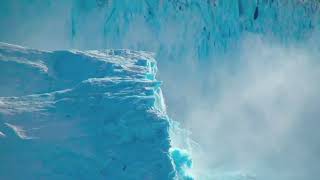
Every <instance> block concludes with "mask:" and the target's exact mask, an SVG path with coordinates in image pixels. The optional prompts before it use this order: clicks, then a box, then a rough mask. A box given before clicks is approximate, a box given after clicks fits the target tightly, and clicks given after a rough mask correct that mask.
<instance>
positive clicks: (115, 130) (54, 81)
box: [0, 43, 183, 180]
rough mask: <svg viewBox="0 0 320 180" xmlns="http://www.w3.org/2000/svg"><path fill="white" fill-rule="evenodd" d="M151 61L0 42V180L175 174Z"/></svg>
mask: <svg viewBox="0 0 320 180" xmlns="http://www.w3.org/2000/svg"><path fill="white" fill-rule="evenodd" d="M153 56H154V55H153V54H152V53H147V52H143V51H130V50H105V51H39V50H32V49H28V48H24V47H21V46H15V45H10V44H5V43H0V67H1V72H0V74H1V78H0V83H1V84H5V86H1V88H0V96H1V97H0V132H1V136H0V138H1V139H0V141H1V145H0V147H1V155H0V160H1V162H3V163H1V165H0V179H25V178H27V179H140V178H142V179H159V180H160V179H173V178H174V177H176V176H179V172H182V171H183V170H182V169H181V168H183V163H182V164H180V165H179V166H175V164H174V161H173V160H172V158H175V156H174V155H173V156H171V153H170V151H169V149H170V148H171V142H170V137H169V123H170V119H169V118H168V116H167V114H166V107H165V104H164V99H163V95H162V92H161V89H160V85H161V82H160V81H158V80H156V78H155V76H156V72H157V67H156V61H155V60H154V57H153ZM174 152H179V150H175V151H174ZM176 168H177V169H178V168H180V169H179V171H175V169H176Z"/></svg>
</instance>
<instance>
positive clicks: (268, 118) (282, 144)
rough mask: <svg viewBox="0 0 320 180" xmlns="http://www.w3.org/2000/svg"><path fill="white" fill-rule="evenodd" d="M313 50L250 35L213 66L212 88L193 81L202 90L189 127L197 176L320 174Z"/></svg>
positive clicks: (193, 100) (192, 101)
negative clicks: (204, 90) (196, 149)
mask: <svg viewBox="0 0 320 180" xmlns="http://www.w3.org/2000/svg"><path fill="white" fill-rule="evenodd" d="M313 47H314V46H313V44H311V45H309V44H304V45H303V46H301V45H297V46H293V45H292V46H284V45H281V44H280V43H277V42H274V41H270V40H268V39H266V38H265V37H264V38H260V37H257V36H252V35H251V36H247V37H246V38H244V40H243V41H242V43H241V45H240V47H239V48H238V49H237V50H236V51H234V52H233V54H234V55H231V56H230V57H233V58H232V59H229V62H227V60H224V61H226V62H227V63H223V64H220V65H217V66H218V67H212V73H210V74H211V75H210V76H209V78H206V79H207V81H206V82H205V83H206V84H208V87H214V88H213V89H212V91H211V93H205V94H204V93H200V90H199V89H197V88H195V86H194V84H197V82H194V81H193V80H191V79H190V82H189V83H190V86H189V87H188V88H189V89H192V90H193V91H194V92H196V93H192V94H190V95H191V96H190V97H189V98H187V104H188V105H190V106H191V105H192V110H191V111H188V112H186V113H187V115H186V119H185V122H184V125H185V126H186V127H187V128H188V129H189V130H190V131H191V132H192V135H191V137H192V138H194V140H195V141H197V142H198V143H199V144H200V146H201V151H202V152H201V151H199V152H198V153H193V161H194V171H195V172H194V173H199V177H201V176H202V177H204V176H205V175H204V174H206V175H207V174H208V172H209V174H212V177H213V176H215V177H216V176H217V174H219V173H226V172H236V171H242V170H243V173H248V174H249V175H250V177H251V176H252V177H256V179H282V180H283V179H301V178H302V179H314V178H315V176H316V174H317V172H318V170H319V168H320V167H319V166H318V165H317V162H315V161H314V159H313V158H314V157H315V156H316V152H318V150H319V148H320V143H318V142H317V139H318V138H319V134H318V133H317V128H316V127H319V123H320V122H318V121H317V118H318V117H319V116H320V113H319V112H318V110H317V109H318V107H319V106H320V103H319V100H320V93H319V92H320V85H319V83H318V78H319V77H320V62H318V58H319V54H318V53H316V52H314V51H313V50H312V49H313ZM207 91H208V90H207ZM209 91H210V90H209ZM196 94H198V95H196ZM195 95H196V96H195ZM200 152H201V153H200ZM204 169H206V170H204ZM249 175H248V176H249ZM207 176H208V175H207ZM220 177H221V178H222V177H224V176H220ZM209 179H210V178H209Z"/></svg>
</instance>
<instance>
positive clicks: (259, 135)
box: [0, 0, 320, 180]
mask: <svg viewBox="0 0 320 180" xmlns="http://www.w3.org/2000/svg"><path fill="white" fill-rule="evenodd" d="M319 25H320V3H319V1H318V0H144V1H132V0H121V1H120V0H65V1H55V0H19V1H17V0H2V1H1V2H0V27H1V28H0V41H2V42H7V43H11V44H18V45H22V46H26V47H30V48H33V49H39V50H30V49H28V50H25V51H28V52H32V53H27V54H32V56H31V57H30V56H27V55H23V53H22V52H23V51H24V50H22V49H23V48H22V49H21V48H20V50H17V52H19V51H22V52H19V53H18V54H19V55H17V54H16V55H13V56H11V55H8V52H5V53H4V52H3V51H4V50H2V53H4V54H6V58H4V59H6V60H5V61H4V62H2V64H1V65H0V68H1V69H0V70H1V72H0V75H1V76H0V80H1V81H0V82H1V84H6V85H0V92H1V93H2V94H0V96H2V97H3V98H4V99H3V100H1V103H0V107H6V108H3V109H2V108H1V110H0V112H1V114H3V117H4V120H7V117H8V116H12V114H16V113H17V112H23V113H27V114H28V113H29V114H30V115H31V114H34V112H36V113H35V114H37V113H40V112H42V111H47V110H48V109H49V110H51V109H50V108H53V107H54V105H55V104H56V103H58V102H56V101H58V100H56V99H55V98H58V99H61V98H62V99H63V100H62V102H64V101H65V100H64V99H65V96H69V95H70V94H72V93H75V92H76V91H78V90H79V91H80V89H81V88H83V89H85V87H84V86H86V85H88V84H90V86H91V85H92V87H94V88H93V89H90V88H89V89H90V90H89V89H86V90H88V92H91V91H94V92H95V91H99V87H100V86H99V85H98V84H104V85H105V84H108V83H110V82H114V83H115V82H119V83H117V85H120V87H121V88H120V87H117V86H114V87H117V88H120V89H121V90H120V89H118V90H119V91H121V93H122V94H121V93H116V92H113V91H111V92H112V93H115V94H117V95H118V96H119V98H120V96H122V95H126V93H127V92H128V91H127V89H126V90H125V93H124V92H123V91H122V85H123V84H122V83H120V81H121V82H123V81H125V82H127V83H129V82H128V81H129V80H128V79H108V78H106V79H104V78H103V77H105V76H106V77H109V76H113V73H115V75H116V76H118V75H120V76H121V78H123V77H122V75H121V73H120V72H118V70H116V69H114V70H115V71H114V72H113V68H112V67H108V68H107V67H106V69H104V68H102V69H99V68H98V69H97V66H96V65H93V64H91V63H89V64H87V63H84V64H83V62H84V60H85V59H86V58H85V59H83V58H78V55H75V54H79V53H80V54H81V53H83V54H84V55H83V56H85V57H87V56H90V57H92V56H93V57H94V58H98V59H99V58H102V59H104V57H103V56H105V55H106V54H108V53H106V52H105V51H103V49H123V48H125V49H130V52H132V53H133V52H137V53H138V52H141V51H148V52H153V53H154V54H153V56H154V58H155V59H157V67H158V68H159V69H160V70H159V72H158V75H157V76H158V78H157V79H161V80H162V81H163V84H162V88H161V90H162V91H163V94H164V96H165V97H166V98H165V99H166V105H164V102H163V101H164V100H163V97H162V95H161V94H162V92H159V91H160V90H158V92H155V91H150V92H152V93H154V94H153V95H150V96H153V97H152V99H154V100H150V103H151V101H152V103H151V104H153V105H154V106H155V107H157V108H156V109H161V111H160V112H161V113H160V114H163V113H162V112H166V113H164V114H168V115H164V116H169V117H170V118H171V119H173V120H175V121H173V120H170V118H168V117H166V118H164V121H162V122H163V123H164V124H166V125H165V126H166V127H165V128H166V129H167V130H168V134H167V135H165V136H166V138H169V139H170V140H166V143H167V146H168V148H166V151H165V152H168V153H169V154H170V156H171V157H170V156H168V157H167V158H169V160H167V162H170V163H169V164H170V167H169V166H168V169H171V170H173V169H174V170H173V171H176V172H175V173H176V175H175V176H180V177H176V178H181V179H183V178H186V179H188V178H192V177H191V175H189V174H192V176H193V177H194V178H195V179H200V180H207V179H208V180H212V179H213V180H236V179H241V180H242V179H244V180H252V179H257V180H258V179H259V180H265V179H268V180H269V179H277V180H278V179H279V180H300V179H317V176H318V175H317V174H318V172H319V171H320V166H319V165H318V163H317V162H318V161H319V160H318V158H317V154H318V153H319V151H320V150H319V147H320V144H319V143H318V141H317V140H318V139H319V138H320V137H319V133H318V132H317V129H316V127H319V123H318V122H317V120H316V119H317V118H318V117H319V116H320V114H319V113H318V110H317V109H318V107H319V106H320V104H319V103H317V102H320V101H319V97H320V94H319V93H318V92H320V88H319V87H318V84H319V83H318V82H317V79H318V77H319V76H320V74H319V72H320V71H319V69H320V67H319V63H318V59H319V57H320V55H319V49H320V46H319V44H320V43H319V42H320V31H319V30H320V27H319ZM4 46H6V47H5V48H4V49H11V50H10V51H13V50H12V48H13V49H14V47H16V46H10V47H8V46H9V45H2V47H4ZM64 49H79V51H72V52H70V51H60V50H64ZM92 49H96V50H99V51H97V52H95V51H90V50H92ZM88 50H89V51H88ZM100 50H102V51H101V52H100ZM126 52H129V50H127V51H126ZM105 53H106V54H105ZM144 53H145V54H144V55H143V56H148V58H147V59H149V55H147V54H149V53H146V52H144ZM43 54H50V55H43ZM66 54H68V55H66ZM138 54H139V53H138ZM16 56H19V57H16ZM65 56H72V57H75V56H77V58H75V59H73V58H70V59H72V61H73V60H75V62H73V63H75V65H74V64H72V65H70V66H69V64H64V62H60V61H58V60H57V59H62V60H65V59H66V58H67V57H65ZM120 56H124V55H120ZM0 58H2V57H0ZM43 58H44V59H47V58H49V59H50V60H49V59H48V61H47V60H45V61H44V60H42V59H43ZM126 58H128V57H126ZM67 59H69V58H67ZM76 59H77V61H76ZM129 59H130V58H129ZM150 59H152V58H150ZM78 60H79V61H78ZM118 61H119V62H118ZM48 62H57V65H56V66H57V67H52V65H51V64H47V63H48ZM98 62H100V63H102V62H101V61H98ZM126 62H127V61H126ZM11 63H16V64H18V67H16V66H14V67H12V65H11ZM78 63H79V64H78ZM113 63H115V64H118V63H124V62H122V61H121V60H120V59H118V58H117V60H115V62H113ZM98 64H99V63H98ZM125 64H126V63H124V64H123V66H127V65H125ZM138 64H139V63H138ZM142 64H143V63H142ZM142 64H139V65H134V66H138V67H140V66H144V65H142ZM74 66H77V67H79V68H80V69H78V70H76V69H74ZM129 66H131V65H129ZM147 66H149V65H147ZM60 67H61V68H62V71H60V72H57V73H58V74H50V72H51V69H52V68H53V69H55V68H58V69H59V68H60ZM153 68H155V67H153ZM10 69H17V71H18V70H19V73H16V72H11V70H10ZM35 69H36V71H34V70H35ZM93 69H95V70H93ZM20 70H21V71H20ZM109 71H110V72H112V74H108V72H109ZM139 71H140V70H139ZM20 72H24V73H25V74H21V73H20ZM69 72H71V73H72V75H70V76H69V74H68V73H69ZM130 72H131V71H130ZM2 73H4V74H5V75H2ZM39 73H40V74H42V75H41V76H39V75H38V74H39ZM148 74H149V73H148ZM125 76H126V78H129V79H130V78H135V79H140V77H136V74H135V73H133V74H131V73H129V74H127V75H125ZM132 76H133V77H132ZM6 77H10V78H6ZM27 77H29V78H27ZM30 77H36V80H34V81H30V80H29V79H31V78H30ZM154 77H155V75H152V73H151V74H149V75H145V77H144V78H146V79H149V80H148V81H156V82H157V83H156V82H153V83H154V84H153V83H151V84H152V85H151V84H148V83H147V85H146V84H144V85H143V86H145V87H152V88H155V89H157V88H158V87H159V86H160V83H158V81H157V80H155V79H154V80H151V79H153V78H154ZM92 78H96V79H92ZM144 78H142V79H144ZM21 79H23V80H21ZM27 79H28V80H27ZM88 79H90V80H88ZM86 80H88V81H86ZM100 80H101V81H100ZM82 81H84V82H82ZM7 84H8V85H7ZM133 84H134V85H132V84H130V85H128V86H130V87H136V84H135V83H133ZM141 86H142V85H141ZM141 86H140V87H141ZM108 87H109V86H108ZM156 87H157V88H156ZM79 88H80V89H79ZM128 88H129V87H128ZM152 88H151V89H152ZM138 89H139V88H138ZM64 90H65V91H64ZM118 90H117V91H118ZM61 91H62V92H61ZM148 92H149V91H148ZM45 93H49V94H50V95H46V94H45ZM82 93H87V92H82ZM132 93H136V92H133V91H132ZM152 93H151V94H152ZM29 95H31V96H29ZM34 95H36V96H38V97H36V96H34ZM58 95H59V96H58ZM47 96H50V97H47ZM70 96H71V95H70ZM148 96H149V95H148ZM8 97H12V98H11V99H10V98H8ZM60 97H61V98H60ZM50 98H52V99H53V100H49V99H50ZM26 99H28V100H26ZM31 99H32V100H31ZM2 101H3V102H2ZM31 101H32V102H33V103H30V102H31ZM146 101H148V103H149V100H146ZM153 101H154V102H153ZM59 102H60V101H59ZM89 102H90V101H89ZM136 103H137V105H138V104H139V106H140V103H141V102H140V101H139V102H136ZM144 103H145V101H143V103H141V104H143V105H142V106H145V104H144ZM148 103H147V104H148ZM119 106H120V105H119ZM166 106H167V108H166ZM26 107H28V108H26ZM148 107H149V105H148ZM27 109H28V110H30V111H31V110H32V113H31V112H26V111H27ZM63 110H64V109H63ZM81 112H82V111H81ZM148 113H150V112H148ZM152 113H154V112H153V111H152ZM152 113H151V114H152ZM157 113H158V112H157ZM41 116H42V114H41ZM70 116H71V115H70ZM1 117H2V116H1ZM36 118H37V117H36ZM41 118H42V117H41ZM31 119H32V118H31ZM71 119H72V118H71ZM144 125H145V126H147V125H146V124H144ZM3 127H4V128H5V129H7V130H9V131H10V132H11V131H13V132H15V133H14V136H17V137H19V138H22V139H23V138H24V139H25V140H28V141H29V140H36V137H37V135H36V134H34V135H33V134H31V135H29V134H28V131H27V130H26V129H25V128H24V125H15V124H14V123H10V122H4V124H3ZM110 127H112V126H110ZM185 129H187V130H185ZM0 132H1V133H0V137H3V139H6V138H4V137H7V136H9V135H8V132H5V131H4V130H0ZM75 134H78V132H77V133H75ZM190 138H191V139H192V140H191V139H190ZM94 142H95V141H94ZM171 146H172V147H171ZM158 155H159V154H158ZM173 156H174V157H173ZM170 158H171V159H170ZM175 166H178V167H175ZM180 167H183V168H182V169H183V171H180V172H178V171H179V170H181V168H180ZM0 169H2V168H0ZM62 169H63V168H62ZM185 169H190V171H187V172H184V170H185ZM0 171H1V170H0ZM168 171H169V170H168ZM5 172H8V171H7V170H5ZM115 174H117V173H115ZM128 174H131V173H128ZM165 174H166V173H165ZM183 176H186V177H183ZM172 177H173V176H172ZM126 178H127V177H126ZM126 178H125V177H117V178H116V179H126ZM161 178H162V177H161ZM162 179H167V178H162Z"/></svg>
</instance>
